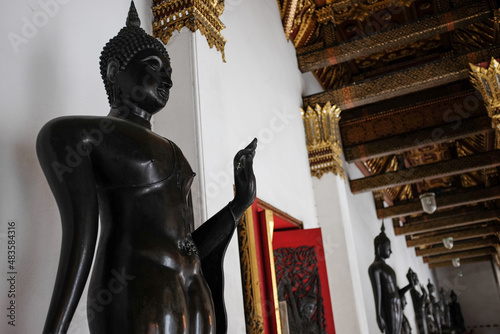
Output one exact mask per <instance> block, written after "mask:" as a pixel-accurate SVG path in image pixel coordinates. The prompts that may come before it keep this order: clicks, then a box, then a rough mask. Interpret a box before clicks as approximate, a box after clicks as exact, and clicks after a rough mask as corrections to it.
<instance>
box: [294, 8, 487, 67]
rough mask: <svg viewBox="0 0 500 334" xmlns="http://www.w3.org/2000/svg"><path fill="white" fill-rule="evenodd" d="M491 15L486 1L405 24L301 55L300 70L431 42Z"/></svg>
mask: <svg viewBox="0 0 500 334" xmlns="http://www.w3.org/2000/svg"><path fill="white" fill-rule="evenodd" d="M491 15H492V12H491V10H490V9H489V6H488V5H487V4H486V2H485V1H481V2H475V3H472V4H470V5H468V6H465V7H461V8H458V9H455V10H453V11H449V12H447V13H442V14H439V15H435V16H432V17H428V18H425V19H423V20H420V21H417V22H414V23H410V24H405V25H402V26H399V27H396V28H394V29H391V30H389V31H385V32H381V33H379V34H374V35H371V36H367V37H365V38H361V39H356V40H354V41H352V42H346V43H342V44H339V45H335V46H332V47H328V48H325V49H322V50H317V51H313V52H310V53H305V54H299V55H298V56H297V59H298V63H299V69H300V71H301V72H308V71H313V70H317V69H320V68H323V67H327V66H331V65H336V64H340V63H343V62H346V61H350V60H354V59H357V58H362V57H366V56H369V55H371V54H374V53H378V52H383V51H385V50H388V49H394V48H398V47H404V46H406V45H408V44H410V43H413V42H417V41H420V40H424V39H429V38H432V37H434V36H436V35H439V34H442V33H446V32H449V31H452V30H454V29H459V28H463V27H465V26H467V25H469V24H471V23H475V22H480V21H482V20H484V19H487V18H488V17H490V16H491Z"/></svg>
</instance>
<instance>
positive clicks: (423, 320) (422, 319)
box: [406, 268, 429, 334]
mask: <svg viewBox="0 0 500 334" xmlns="http://www.w3.org/2000/svg"><path fill="white" fill-rule="evenodd" d="M406 277H407V278H408V281H409V282H410V285H411V286H412V289H411V291H410V295H411V299H412V301H413V310H414V311H415V321H416V322H417V329H418V333H419V334H428V333H429V329H428V328H427V317H426V314H425V302H426V300H427V292H426V291H425V288H424V287H423V286H422V285H420V289H421V290H422V293H419V292H418V291H417V289H416V287H417V286H418V285H419V282H418V276H417V274H416V273H415V272H414V271H413V270H411V268H410V269H409V270H408V273H407V274H406Z"/></svg>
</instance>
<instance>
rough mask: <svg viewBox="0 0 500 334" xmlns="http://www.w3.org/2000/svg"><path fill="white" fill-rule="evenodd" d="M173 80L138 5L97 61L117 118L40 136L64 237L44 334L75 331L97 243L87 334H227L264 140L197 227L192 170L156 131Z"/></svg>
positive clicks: (242, 160)
mask: <svg viewBox="0 0 500 334" xmlns="http://www.w3.org/2000/svg"><path fill="white" fill-rule="evenodd" d="M171 73H172V69H171V67H170V59H169V57H168V54H167V51H166V50H165V47H164V46H163V45H162V44H161V43H160V42H159V41H158V40H156V39H155V38H153V37H151V36H149V35H148V34H147V33H146V32H145V31H144V30H143V29H141V28H140V20H139V16H138V15H137V12H136V10H135V6H134V4H133V2H132V4H131V7H130V11H129V16H128V19H127V25H126V27H124V28H123V29H122V30H120V32H119V33H118V35H117V36H115V37H114V38H113V39H111V40H110V41H109V42H108V43H107V44H106V46H105V47H104V50H103V52H102V54H101V74H102V78H103V80H104V84H105V88H106V91H107V93H108V98H109V102H110V105H111V111H110V112H109V114H108V115H107V116H69V117H60V118H57V119H54V120H52V121H50V122H49V123H47V124H46V125H45V126H44V127H43V128H42V130H41V131H40V133H39V135H38V139H37V154H38V159H39V161H40V164H41V166H42V169H43V171H44V173H45V176H46V178H47V181H48V183H49V185H50V188H51V190H52V193H53V194H54V197H55V199H56V202H57V204H58V207H59V211H60V215H61V223H62V230H63V234H62V247H61V256H60V260H59V269H58V272H57V278H56V283H55V286H54V292H53V295H52V300H51V303H50V307H49V311H48V315H47V320H46V322H45V327H44V330H43V334H64V333H66V332H67V331H68V327H69V325H70V323H71V319H72V318H73V315H74V312H75V310H76V307H77V305H78V302H79V300H80V297H81V295H82V292H83V290H84V287H85V284H86V282H87V280H88V277H89V272H90V269H91V266H92V263H93V261H94V253H95V248H96V244H98V248H97V254H96V256H95V261H94V264H93V271H92V277H91V279H90V283H89V292H88V299H87V300H88V303H87V304H88V305H92V303H93V302H95V301H96V300H98V301H99V300H104V301H105V302H103V303H101V304H102V305H99V309H98V310H95V312H92V313H91V312H88V315H87V317H88V321H89V328H90V333H91V334H192V333H196V334H225V333H226V332H227V324H226V314H225V309H224V301H223V270H222V269H223V268H222V263H223V259H224V253H225V251H226V248H227V245H228V243H229V242H230V240H231V237H232V234H233V232H234V230H235V228H236V225H237V223H238V222H239V220H240V218H241V216H242V215H243V213H244V211H245V210H246V209H247V207H248V206H250V205H251V204H252V203H253V201H254V199H255V193H256V186H255V177H254V174H253V167H252V163H253V157H254V155H255V149H256V145H257V143H256V140H254V141H253V142H252V143H251V144H250V145H249V146H247V147H246V148H245V149H243V150H241V151H239V152H238V153H237V154H236V156H235V158H234V174H235V179H234V182H235V195H234V198H233V199H232V200H231V201H230V202H229V203H228V204H227V205H226V206H225V207H224V208H222V209H221V210H220V211H219V212H218V213H217V214H216V215H214V216H213V217H212V218H210V219H209V220H208V221H207V222H205V223H204V224H203V225H201V226H200V227H199V228H198V229H196V230H195V229H194V222H193V207H192V203H191V190H190V188H191V183H192V182H193V178H194V176H195V174H194V173H193V170H192V169H191V167H190V166H189V163H188V161H187V160H186V158H185V157H184V155H183V154H182V151H181V150H180V148H179V147H178V146H177V145H176V144H174V143H173V142H171V141H170V140H168V139H166V138H163V137H161V136H159V135H158V134H156V133H154V132H153V131H152V130H151V122H150V120H151V117H152V116H153V114H155V113H157V112H159V111H160V110H161V109H163V108H164V107H165V105H166V103H167V101H168V98H169V94H170V88H171V87H172V80H171ZM99 218H100V223H101V230H100V238H99V241H97V234H98V233H97V232H98V227H99V226H98V225H99ZM103 293H106V295H103ZM111 294H112V295H111ZM109 295H111V297H109ZM90 311H92V310H90Z"/></svg>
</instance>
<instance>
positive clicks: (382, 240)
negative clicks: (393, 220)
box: [374, 220, 391, 254]
mask: <svg viewBox="0 0 500 334" xmlns="http://www.w3.org/2000/svg"><path fill="white" fill-rule="evenodd" d="M387 242H391V241H390V240H389V238H388V237H387V235H385V225H384V221H383V220H382V226H381V227H380V233H379V235H377V237H376V238H375V240H374V246H375V254H377V253H378V252H379V246H382V245H384V244H385V243H387Z"/></svg>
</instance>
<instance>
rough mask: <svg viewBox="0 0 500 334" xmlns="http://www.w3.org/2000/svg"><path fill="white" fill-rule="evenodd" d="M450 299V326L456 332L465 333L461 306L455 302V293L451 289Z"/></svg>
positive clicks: (458, 333)
mask: <svg viewBox="0 0 500 334" xmlns="http://www.w3.org/2000/svg"><path fill="white" fill-rule="evenodd" d="M450 299H451V303H450V316H451V327H452V328H453V329H454V330H455V332H456V333H457V334H462V333H465V331H466V328H465V323H464V316H463V315H462V308H461V307H460V304H459V303H458V302H457V294H456V293H455V291H453V290H451V293H450Z"/></svg>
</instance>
